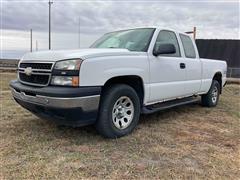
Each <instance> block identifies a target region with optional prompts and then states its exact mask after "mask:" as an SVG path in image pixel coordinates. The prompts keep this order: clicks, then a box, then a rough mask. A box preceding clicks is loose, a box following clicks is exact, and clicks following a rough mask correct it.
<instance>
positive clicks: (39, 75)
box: [18, 62, 53, 86]
mask: <svg viewBox="0 0 240 180" xmlns="http://www.w3.org/2000/svg"><path fill="white" fill-rule="evenodd" d="M52 68H53V62H50V63H49V62H37V63H36V62H22V63H20V64H19V68H18V78H19V80H20V82H22V83H23V84H28V85H33V86H47V85H48V84H49V82H50V80H51V72H52Z"/></svg>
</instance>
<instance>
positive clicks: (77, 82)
mask: <svg viewBox="0 0 240 180" xmlns="http://www.w3.org/2000/svg"><path fill="white" fill-rule="evenodd" d="M78 85H79V77H77V76H75V77H72V86H78Z"/></svg>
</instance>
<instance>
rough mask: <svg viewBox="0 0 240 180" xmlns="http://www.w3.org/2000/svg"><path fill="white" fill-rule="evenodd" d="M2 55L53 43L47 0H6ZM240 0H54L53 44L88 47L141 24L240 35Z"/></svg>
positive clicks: (212, 35) (208, 35) (200, 33)
mask: <svg viewBox="0 0 240 180" xmlns="http://www.w3.org/2000/svg"><path fill="white" fill-rule="evenodd" d="M0 1H1V2H0V3H1V37H0V38H1V58H19V57H21V56H22V55H23V53H24V52H27V51H29V49H30V45H29V44H30V43H29V42H30V38H29V37H30V33H29V30H30V29H33V50H35V46H36V41H38V49H39V50H45V49H47V48H48V1H47V0H21V1H20V0H19V1H15V0H0ZM239 9H240V3H239V0H202V1H198V0H178V1H177V0H168V1H163V0H149V1H148V0H122V1H120V0H119V1H117V0H115V1H110V0H98V1H95V0H91V1H90V0H69V1H66V0H53V4H52V48H53V49H76V48H78V41H79V36H78V31H79V30H78V29H79V28H78V27H79V22H80V47H81V48H85V47H88V46H89V45H90V44H91V43H92V42H93V41H95V40H96V39H97V38H98V37H99V36H101V35H102V34H104V33H106V32H109V31H115V30H119V29H125V28H132V27H135V26H149V25H154V26H161V27H169V28H173V29H176V30H179V31H190V30H192V28H193V26H196V27H197V38H204V39H239V38H240V33H239V29H240V27H239V21H240V15H239V11H240V10H239Z"/></svg>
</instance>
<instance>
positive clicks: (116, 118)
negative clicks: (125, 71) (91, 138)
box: [95, 84, 140, 138]
mask: <svg viewBox="0 0 240 180" xmlns="http://www.w3.org/2000/svg"><path fill="white" fill-rule="evenodd" d="M139 116H140V99H139V97H138V95H137V93H136V91H135V90H134V89H133V88H132V87H130V86H128V85H125V84H115V85H113V86H112V87H110V88H109V89H107V90H106V91H105V92H104V93H103V95H102V97H101V102H100V109H99V115H98V120H97V122H96V124H95V126H96V129H97V131H98V132H99V133H100V134H101V135H103V136H104V137H107V138H118V137H121V136H125V135H127V134H129V133H131V132H132V131H133V129H134V128H135V127H136V125H137V124H138V120H139Z"/></svg>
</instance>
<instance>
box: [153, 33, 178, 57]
mask: <svg viewBox="0 0 240 180" xmlns="http://www.w3.org/2000/svg"><path fill="white" fill-rule="evenodd" d="M165 43H171V44H173V45H174V46H175V48H176V52H175V53H174V54H163V55H162V56H170V57H180V56H181V55H180V50H179V45H178V40H177V37H176V35H175V33H174V32H172V31H167V30H162V31H160V32H159V34H158V37H157V40H156V44H155V47H157V46H158V45H159V44H165Z"/></svg>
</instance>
